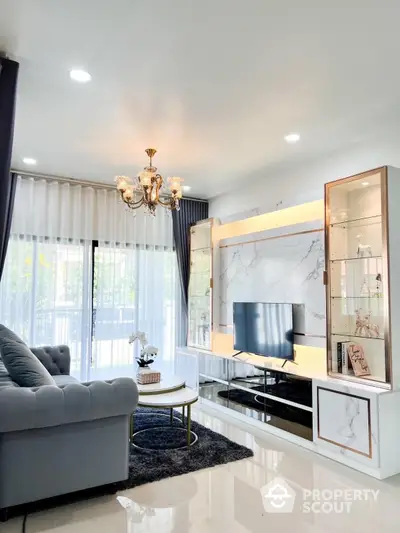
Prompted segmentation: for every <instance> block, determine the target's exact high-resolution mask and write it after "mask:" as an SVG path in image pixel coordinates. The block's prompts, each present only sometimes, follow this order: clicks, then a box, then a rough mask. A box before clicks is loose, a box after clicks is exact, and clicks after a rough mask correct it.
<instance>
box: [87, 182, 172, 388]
mask: <svg viewBox="0 0 400 533" xmlns="http://www.w3.org/2000/svg"><path fill="white" fill-rule="evenodd" d="M97 200H98V210H99V213H107V216H101V215H100V216H99V218H98V222H99V226H98V234H99V241H98V246H97V248H96V251H95V269H94V302H95V305H94V332H93V333H94V334H93V352H92V361H93V374H94V375H95V376H96V377H98V378H101V377H103V376H104V375H110V374H111V373H112V374H121V373H125V371H129V372H131V368H132V358H133V353H134V350H136V351H137V350H138V349H139V346H138V344H137V343H136V345H135V346H129V345H128V344H127V337H128V336H129V335H130V334H131V333H132V332H136V331H144V332H145V333H146V335H147V339H148V342H149V343H150V344H152V345H154V346H156V347H158V348H159V356H158V358H157V362H156V364H155V366H156V367H158V368H161V369H163V370H169V371H172V370H173V362H174V356H175V338H176V335H175V330H176V324H177V319H178V315H179V302H180V298H178V296H179V292H178V284H177V276H178V273H177V265H176V254H175V251H174V249H173V234H172V221H171V216H170V213H169V212H168V211H166V210H164V209H163V208H159V209H158V211H157V213H156V216H155V217H152V216H149V215H146V214H145V213H144V211H143V210H141V209H139V210H138V211H136V212H135V215H134V217H132V213H128V214H127V216H121V210H123V208H122V206H121V205H120V204H119V203H118V202H116V201H115V193H114V192H111V193H110V192H106V191H99V194H98V198H97Z"/></svg>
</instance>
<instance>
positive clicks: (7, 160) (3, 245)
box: [0, 57, 19, 279]
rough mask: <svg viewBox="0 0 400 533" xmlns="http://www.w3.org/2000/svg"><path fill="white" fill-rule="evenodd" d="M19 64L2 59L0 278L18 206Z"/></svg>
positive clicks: (0, 68)
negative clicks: (14, 163) (14, 161)
mask: <svg viewBox="0 0 400 533" xmlns="http://www.w3.org/2000/svg"><path fill="white" fill-rule="evenodd" d="M18 69H19V64H18V63H16V62H15V61H11V60H9V59H5V58H2V57H0V279H1V277H2V273H3V269H4V263H5V259H6V254H7V246H8V239H9V235H10V226H11V224H10V221H11V217H12V212H13V206H14V195H15V176H13V175H11V174H10V164H11V151H12V146H13V139H14V115H15V101H16V92H17V82H18Z"/></svg>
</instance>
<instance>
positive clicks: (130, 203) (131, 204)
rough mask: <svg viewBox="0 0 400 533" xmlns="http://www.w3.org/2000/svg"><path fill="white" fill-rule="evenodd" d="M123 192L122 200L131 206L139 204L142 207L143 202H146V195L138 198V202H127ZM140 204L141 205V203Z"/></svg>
mask: <svg viewBox="0 0 400 533" xmlns="http://www.w3.org/2000/svg"><path fill="white" fill-rule="evenodd" d="M120 192H121V198H122V201H123V202H124V203H125V204H126V205H129V207H131V206H135V205H137V206H138V207H140V206H141V205H142V204H143V202H144V197H142V198H141V199H140V200H138V201H137V202H127V201H126V200H125V199H124V193H123V192H122V191H120ZM139 204H140V205H139Z"/></svg>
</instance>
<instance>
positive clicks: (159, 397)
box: [138, 387, 199, 408]
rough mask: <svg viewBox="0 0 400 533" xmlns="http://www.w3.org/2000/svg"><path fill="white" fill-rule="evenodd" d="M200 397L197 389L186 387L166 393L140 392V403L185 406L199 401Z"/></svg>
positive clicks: (144, 404)
mask: <svg viewBox="0 0 400 533" xmlns="http://www.w3.org/2000/svg"><path fill="white" fill-rule="evenodd" d="M198 398H199V395H198V393H197V391H195V390H193V389H191V388H189V387H184V388H183V389H179V390H176V391H173V392H166V393H164V394H140V395H139V402H138V405H140V406H141V407H166V408H170V407H183V406H184V405H190V404H192V403H194V402H197V400H198Z"/></svg>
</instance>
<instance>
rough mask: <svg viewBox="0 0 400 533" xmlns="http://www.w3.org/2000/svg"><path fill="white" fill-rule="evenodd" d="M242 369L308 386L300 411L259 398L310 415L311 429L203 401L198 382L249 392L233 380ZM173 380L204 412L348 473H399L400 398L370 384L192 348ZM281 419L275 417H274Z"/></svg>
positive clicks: (180, 356) (184, 352) (182, 353)
mask: <svg viewBox="0 0 400 533" xmlns="http://www.w3.org/2000/svg"><path fill="white" fill-rule="evenodd" d="M244 364H246V365H249V367H248V369H249V370H248V373H249V374H251V373H252V372H251V369H253V374H254V369H255V373H256V374H258V375H260V376H262V375H263V371H264V370H265V371H266V372H282V371H284V372H285V374H287V375H288V376H291V377H293V378H296V377H297V378H304V379H306V380H309V381H310V382H311V391H312V404H311V406H308V405H304V404H301V403H298V402H292V401H290V400H288V399H285V398H277V397H276V396H273V395H271V394H268V393H267V392H266V393H263V392H262V391H261V392H259V391H258V392H257V395H259V396H260V397H261V398H268V399H270V400H273V401H274V402H278V403H280V404H282V405H289V406H291V407H292V408H293V409H299V410H303V411H304V412H308V413H310V416H311V420H312V423H311V428H310V431H309V432H307V431H305V432H304V434H302V433H301V432H299V431H295V432H293V427H294V425H293V424H291V423H290V421H289V423H288V424H285V421H283V423H281V424H279V422H276V421H275V423H270V422H271V421H270V420H265V419H264V420H263V417H262V416H255V415H254V413H253V412H252V411H254V410H253V409H250V408H244V409H240V408H239V409H236V408H235V406H234V405H233V403H234V402H230V405H229V407H227V406H226V403H225V405H224V402H223V401H219V400H218V399H217V401H216V400H215V395H214V397H213V396H212V395H207V393H206V392H204V391H206V387H207V385H204V384H202V383H201V382H202V381H203V382H204V381H205V382H207V381H208V382H211V381H213V382H214V383H218V384H220V385H221V387H222V389H224V387H225V388H226V389H227V390H231V389H238V390H244V391H246V392H247V391H249V389H250V388H251V386H252V385H251V384H249V383H244V384H243V383H242V384H241V383H240V379H239V380H237V379H236V378H235V377H234V376H235V367H236V366H237V365H239V366H240V368H239V371H238V372H237V374H240V375H243V366H244ZM175 371H176V373H177V374H179V375H182V377H185V378H186V379H187V382H188V383H189V384H190V385H191V386H192V387H197V388H198V389H199V393H200V402H201V403H202V404H203V405H204V406H206V407H207V408H212V409H216V410H220V411H223V412H225V413H229V414H230V415H231V416H233V417H235V418H237V419H240V420H241V421H242V422H246V423H249V424H251V425H255V426H257V427H258V428H261V429H263V430H264V431H265V432H267V433H271V434H274V435H276V436H278V437H281V438H283V439H285V440H288V441H290V442H293V443H295V444H297V445H300V446H302V447H304V448H308V449H310V450H312V451H314V452H316V453H319V454H321V455H324V456H326V457H329V458H330V459H333V460H335V461H338V462H340V463H342V464H345V465H347V466H349V467H351V468H354V469H356V470H359V471H361V472H364V473H365V474H368V475H371V476H373V477H375V478H378V479H384V478H387V477H390V476H392V475H395V474H397V473H400V455H399V454H398V446H397V443H398V442H399V440H400V410H399V409H398V408H397V406H399V405H400V392H399V391H391V390H386V389H383V388H378V387H374V386H372V385H368V384H361V383H351V382H347V381H341V380H338V379H337V378H333V377H329V376H328V375H327V374H321V373H319V374H318V373H315V374H313V373H312V372H309V371H307V372H304V370H303V369H302V368H301V366H297V365H295V364H293V363H290V362H288V363H287V364H286V365H285V367H284V368H283V369H282V362H281V361H279V360H276V359H272V358H266V357H259V356H256V355H249V354H240V355H239V356H237V357H232V354H223V353H215V352H208V351H205V350H200V349H195V348H188V347H184V348H179V349H178V350H177V355H176V368H175ZM277 418H279V417H277Z"/></svg>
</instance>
